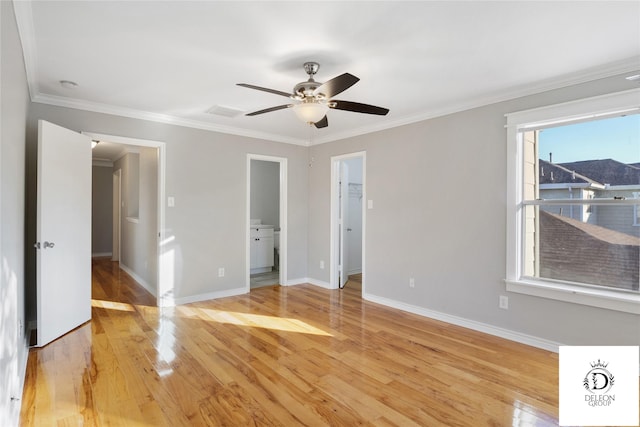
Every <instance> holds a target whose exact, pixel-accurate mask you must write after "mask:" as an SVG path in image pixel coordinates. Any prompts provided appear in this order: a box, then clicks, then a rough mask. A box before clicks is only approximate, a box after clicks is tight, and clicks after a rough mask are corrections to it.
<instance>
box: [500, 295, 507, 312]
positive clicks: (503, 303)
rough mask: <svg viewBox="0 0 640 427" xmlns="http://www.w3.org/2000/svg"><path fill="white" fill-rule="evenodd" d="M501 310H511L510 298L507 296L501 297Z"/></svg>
mask: <svg viewBox="0 0 640 427" xmlns="http://www.w3.org/2000/svg"><path fill="white" fill-rule="evenodd" d="M499 305H500V308H501V309H503V310H509V297H508V296H505V295H500V303H499Z"/></svg>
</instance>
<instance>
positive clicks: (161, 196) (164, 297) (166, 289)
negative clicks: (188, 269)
mask: <svg viewBox="0 0 640 427" xmlns="http://www.w3.org/2000/svg"><path fill="white" fill-rule="evenodd" d="M82 134H84V135H87V136H89V137H90V138H91V139H97V140H100V141H108V142H114V143H117V144H126V145H136V146H140V147H148V148H156V149H157V150H158V177H157V193H158V195H157V196H158V199H157V205H156V206H157V215H158V216H157V230H156V239H157V240H156V242H157V243H156V248H157V249H156V250H157V254H156V255H157V261H158V264H157V265H158V270H157V283H156V284H155V288H156V289H155V291H154V292H151V293H152V294H153V295H155V296H156V301H157V305H158V306H159V307H163V306H164V304H165V302H167V301H169V299H170V297H169V295H172V294H173V287H174V283H173V280H174V277H173V273H172V272H173V266H166V265H164V263H163V252H162V250H163V245H162V242H164V241H166V228H165V218H166V203H165V192H166V190H165V184H166V170H167V159H166V157H167V145H166V143H164V142H162V141H154V140H150V139H138V138H129V137H126V136H118V135H108V134H103V133H96V132H82ZM118 171H119V169H118ZM118 171H114V173H118ZM120 195H122V189H120ZM118 240H120V239H118ZM118 256H119V258H120V259H121V258H122V252H121V251H118Z"/></svg>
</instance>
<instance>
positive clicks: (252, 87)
mask: <svg viewBox="0 0 640 427" xmlns="http://www.w3.org/2000/svg"><path fill="white" fill-rule="evenodd" d="M236 85H237V86H242V87H247V88H249V89H255V90H261V91H263V92H269V93H273V94H275V95H281V96H286V97H287V98H291V94H290V93H287V92H282V91H281V90H275V89H269V88H268V87H261V86H255V85H250V84H247V83H236Z"/></svg>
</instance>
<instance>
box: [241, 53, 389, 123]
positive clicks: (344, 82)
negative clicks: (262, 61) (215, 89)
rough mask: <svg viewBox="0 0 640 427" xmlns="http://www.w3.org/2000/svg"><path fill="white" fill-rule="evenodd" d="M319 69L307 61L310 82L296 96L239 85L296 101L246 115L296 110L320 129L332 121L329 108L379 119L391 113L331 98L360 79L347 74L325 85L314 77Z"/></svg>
mask: <svg viewBox="0 0 640 427" xmlns="http://www.w3.org/2000/svg"><path fill="white" fill-rule="evenodd" d="M319 68H320V64H318V63H317V62H305V63H304V71H306V73H307V74H308V75H309V79H308V80H307V81H306V82H301V83H298V84H297V85H295V87H294V88H293V93H287V92H282V91H279V90H275V89H269V88H266V87H260V86H255V85H250V84H247V83H238V84H237V85H238V86H242V87H247V88H249V89H256V90H261V91H264V92H269V93H273V94H276V95H280V96H285V97H287V98H290V99H292V100H293V101H294V102H293V103H291V104H283V105H278V106H275V107H270V108H265V109H264V110H258V111H254V112H252V113H247V114H246V115H247V116H257V115H258V114H264V113H270V112H272V111H278V110H283V109H285V108H293V110H294V112H295V113H296V115H297V116H298V117H299V118H300V119H301V120H303V121H304V122H305V123H309V124H313V125H314V126H315V127H317V128H324V127H327V126H328V125H329V121H328V120H327V111H329V109H330V108H331V109H334V110H345V111H353V112H356V113H366V114H376V115H379V116H384V115H386V114H387V113H388V112H389V109H387V108H382V107H376V106H375V105H369V104H361V103H359V102H351V101H339V100H337V99H332V98H333V97H334V96H335V95H337V94H339V93H342V92H344V91H345V90H347V89H349V88H350V87H351V86H353V85H354V84H356V83H357V82H358V81H359V80H360V79H359V78H358V77H356V76H354V75H352V74H349V73H344V74H341V75H339V76H338V77H334V78H333V79H331V80H329V81H327V82H325V83H320V82H316V81H315V80H314V79H313V76H314V75H315V74H316V73H317V72H318V69H319Z"/></svg>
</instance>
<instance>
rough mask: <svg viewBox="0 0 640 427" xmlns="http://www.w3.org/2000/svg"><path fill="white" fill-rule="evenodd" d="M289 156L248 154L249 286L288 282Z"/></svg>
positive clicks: (257, 286)
mask: <svg viewBox="0 0 640 427" xmlns="http://www.w3.org/2000/svg"><path fill="white" fill-rule="evenodd" d="M286 176H287V159H286V158H282V157H271V156H262V155H255V154H249V155H248V156H247V239H246V242H247V258H246V259H247V285H246V286H247V288H248V290H249V291H250V290H251V289H255V288H259V287H263V286H273V285H285V284H286V259H287V256H286V212H287V210H286V206H287V193H286V192H287V186H286V182H287V180H286Z"/></svg>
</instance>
